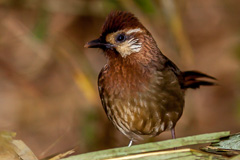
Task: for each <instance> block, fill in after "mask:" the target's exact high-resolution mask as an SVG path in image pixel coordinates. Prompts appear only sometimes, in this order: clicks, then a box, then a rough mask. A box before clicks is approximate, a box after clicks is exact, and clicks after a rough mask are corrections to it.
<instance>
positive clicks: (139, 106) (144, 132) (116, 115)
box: [107, 96, 182, 140]
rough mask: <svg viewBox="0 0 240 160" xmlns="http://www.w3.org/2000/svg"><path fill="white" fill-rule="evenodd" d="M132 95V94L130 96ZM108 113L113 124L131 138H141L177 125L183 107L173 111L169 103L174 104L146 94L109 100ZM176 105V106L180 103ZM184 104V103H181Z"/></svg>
mask: <svg viewBox="0 0 240 160" xmlns="http://www.w3.org/2000/svg"><path fill="white" fill-rule="evenodd" d="M130 97H131V96H130ZM108 104H109V105H108V107H107V112H108V113H107V115H108V117H109V119H110V120H111V121H112V122H113V124H114V125H115V126H116V127H117V128H118V129H119V130H120V131H121V132H122V133H123V134H125V135H126V136H127V137H129V138H130V139H135V140H140V139H143V138H145V137H152V136H156V135H158V134H160V133H161V132H163V131H165V130H166V129H170V128H172V127H174V126H175V124H176V122H177V120H178V119H179V118H180V116H181V114H182V109H180V110H177V111H176V110H175V111H171V110H168V108H167V107H168V106H167V105H173V104H171V103H170V102H169V103H166V102H165V101H164V100H163V101H162V102H161V100H159V99H157V100H156V98H154V97H151V98H149V96H148V98H147V99H146V96H145V98H144V96H141V97H135V98H125V99H118V98H115V99H114V101H113V102H112V103H111V102H110V103H109V102H108ZM174 105H176V106H175V107H176V108H182V106H181V107H177V105H179V104H177V103H176V104H174ZM180 105H182V104H180Z"/></svg>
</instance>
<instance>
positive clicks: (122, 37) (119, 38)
mask: <svg viewBox="0 0 240 160" xmlns="http://www.w3.org/2000/svg"><path fill="white" fill-rule="evenodd" d="M125 39H126V36H125V35H124V34H119V35H117V37H116V41H117V42H124V41H125Z"/></svg>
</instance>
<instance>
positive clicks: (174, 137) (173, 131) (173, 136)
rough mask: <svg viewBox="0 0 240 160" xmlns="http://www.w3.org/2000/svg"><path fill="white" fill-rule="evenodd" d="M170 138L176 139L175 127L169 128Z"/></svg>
mask: <svg viewBox="0 0 240 160" xmlns="http://www.w3.org/2000/svg"><path fill="white" fill-rule="evenodd" d="M171 133H172V139H176V134H175V128H172V129H171Z"/></svg>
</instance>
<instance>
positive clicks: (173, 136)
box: [171, 128, 177, 150]
mask: <svg viewBox="0 0 240 160" xmlns="http://www.w3.org/2000/svg"><path fill="white" fill-rule="evenodd" d="M171 133H172V139H176V134H175V128H172V129H171ZM176 149H177V147H174V150H176Z"/></svg>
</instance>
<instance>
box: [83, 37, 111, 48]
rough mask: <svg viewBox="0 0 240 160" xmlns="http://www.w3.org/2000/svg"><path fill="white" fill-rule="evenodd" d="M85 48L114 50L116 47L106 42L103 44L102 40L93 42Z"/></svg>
mask: <svg viewBox="0 0 240 160" xmlns="http://www.w3.org/2000/svg"><path fill="white" fill-rule="evenodd" d="M84 47H85V48H102V49H112V48H113V47H114V45H112V44H110V43H106V42H102V41H101V39H100V38H98V39H95V40H92V41H90V42H88V43H86V44H85V45H84Z"/></svg>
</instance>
